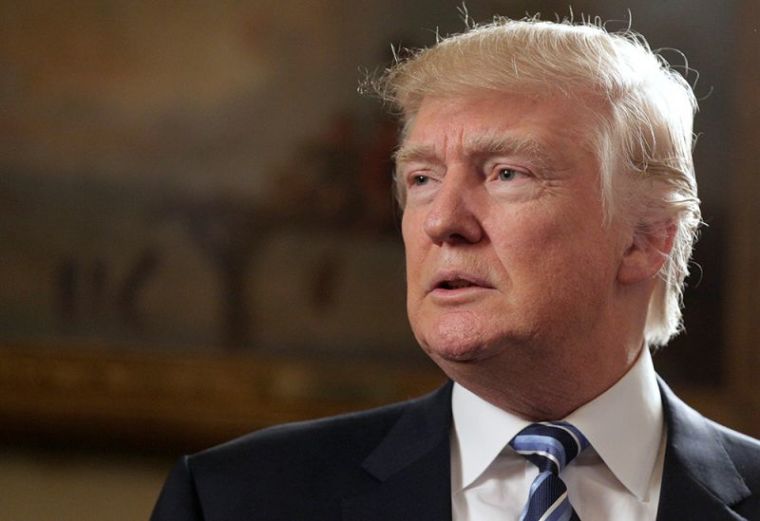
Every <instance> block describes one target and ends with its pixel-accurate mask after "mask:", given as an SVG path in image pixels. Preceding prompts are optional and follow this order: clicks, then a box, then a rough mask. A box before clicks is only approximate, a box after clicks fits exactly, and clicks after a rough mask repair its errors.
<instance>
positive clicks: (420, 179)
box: [411, 174, 430, 186]
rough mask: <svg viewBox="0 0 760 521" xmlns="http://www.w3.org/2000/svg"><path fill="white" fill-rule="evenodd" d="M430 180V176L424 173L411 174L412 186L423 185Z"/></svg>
mask: <svg viewBox="0 0 760 521" xmlns="http://www.w3.org/2000/svg"><path fill="white" fill-rule="evenodd" d="M429 181H430V178H429V177H428V176H426V175H421V174H417V175H414V176H412V179H411V184H412V186H423V185H426V184H428V182H429Z"/></svg>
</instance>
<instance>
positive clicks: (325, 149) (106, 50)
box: [0, 0, 760, 521]
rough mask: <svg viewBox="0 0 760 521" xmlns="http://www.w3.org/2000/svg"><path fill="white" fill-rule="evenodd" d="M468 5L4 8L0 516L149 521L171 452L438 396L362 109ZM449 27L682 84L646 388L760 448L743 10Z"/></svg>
mask: <svg viewBox="0 0 760 521" xmlns="http://www.w3.org/2000/svg"><path fill="white" fill-rule="evenodd" d="M461 9H462V5H461V2H458V1H448V0H440V1H434V0H418V1H416V2H406V1H401V0H356V1H353V2H347V1H344V0H309V1H306V0H277V1H274V0H260V1H241V0H214V1H211V0H194V1H191V2H184V3H181V4H180V3H177V2H163V1H162V2H149V1H145V0H139V1H134V2H125V1H116V0H114V1H103V0H72V1H70V2H65V3H62V2H56V1H52V0H26V1H24V2H21V1H12V0H0V135H1V136H2V139H0V240H1V241H2V242H1V243H0V244H2V248H0V489H2V490H3V494H2V496H3V497H2V499H0V519H8V520H14V521H16V520H28V521H36V520H51V519H55V520H57V521H65V520H74V519H76V520H77V521H87V520H96V519H97V520H102V519H112V520H122V519H123V520H127V519H130V520H133V519H147V517H148V515H149V512H150V510H151V507H152V505H153V502H154V501H155V499H156V496H157V494H158V492H159V489H160V486H161V483H162V481H163V479H164V477H165V475H166V473H167V472H168V470H169V468H170V466H171V465H172V463H173V461H174V460H175V459H176V458H177V457H178V456H179V455H180V454H182V453H185V452H188V451H194V450H199V449H201V448H204V447H206V446H209V445H211V444H214V443H218V442H220V441H223V440H226V439H228V438H230V437H232V436H236V435H238V434H242V433H244V432H247V431H250V430H253V429H256V428H260V427H263V426H266V425H270V424H272V423H277V422H282V421H291V420H297V419H304V418H313V417H317V416H321V415H325V414H333V413H338V412H342V411H347V410H352V409H357V408H362V407H369V406H373V405H379V404H382V403H387V402H389V401H392V400H398V399H404V398H407V397H411V396H415V395H417V394H419V393H422V392H424V391H426V390H428V389H433V388H434V387H435V386H436V385H438V383H440V382H441V381H442V377H441V375H440V374H439V373H438V371H437V369H436V368H434V367H433V366H432V365H431V364H430V363H429V362H428V361H427V360H426V359H425V357H424V356H422V355H421V354H420V353H419V352H418V348H417V347H416V346H415V343H414V340H413V338H412V336H411V334H410V332H409V328H408V325H407V322H406V317H405V311H404V275H403V251H402V245H401V241H400V237H399V233H398V226H397V215H396V211H395V209H394V206H393V202H392V198H391V196H390V192H389V186H390V167H391V164H390V161H389V156H390V154H391V152H392V150H393V147H394V145H395V137H396V126H395V123H394V121H393V120H392V119H390V118H389V117H388V116H386V115H385V114H384V112H383V107H382V106H381V104H380V103H379V102H378V101H377V100H375V99H372V98H371V97H368V96H362V95H360V94H359V93H357V86H358V85H359V83H360V81H361V80H362V79H363V78H365V77H366V75H367V74H371V73H373V72H375V71H379V70H382V69H383V68H384V67H385V66H386V65H387V64H388V63H389V62H390V60H391V58H392V53H391V44H395V45H402V46H408V47H419V46H426V45H429V44H431V43H433V42H434V41H435V37H436V34H448V33H452V32H459V31H461V30H462V29H463V27H464V24H463V22H462V16H461V13H460V11H461ZM571 9H572V11H571ZM467 10H468V12H469V15H470V16H471V17H472V18H473V19H474V20H475V21H479V22H484V21H488V20H490V19H491V17H492V16H493V15H494V14H500V15H504V16H509V17H513V18H520V17H522V16H524V15H525V14H526V13H527V14H531V15H532V14H535V13H537V12H540V13H541V14H542V17H543V18H544V19H553V18H554V16H555V13H558V14H559V15H560V16H566V15H568V14H570V13H571V12H572V13H573V14H574V16H575V17H576V18H580V17H581V15H585V16H589V15H590V16H599V17H601V19H602V20H609V22H608V27H609V28H610V29H612V30H614V29H623V28H625V27H627V26H628V25H629V21H630V22H631V25H632V27H633V29H635V30H637V31H639V32H641V33H643V34H644V35H646V37H647V38H648V40H649V42H650V44H651V46H652V47H653V48H662V49H663V54H664V56H665V57H666V58H668V59H669V60H670V61H671V62H672V63H674V64H676V66H677V68H679V70H681V71H683V72H684V74H685V75H686V76H687V78H688V80H689V81H690V83H692V84H693V85H694V86H695V91H696V94H697V96H698V98H699V99H700V112H699V114H698V116H697V122H696V132H697V134H698V136H699V138H698V146H697V148H696V151H695V157H696V167H697V175H698V178H699V182H700V190H701V198H702V200H703V214H704V219H705V221H706V223H707V225H708V226H707V227H706V228H705V229H704V230H703V234H702V238H701V240H700V242H699V244H698V246H697V252H696V255H695V264H694V266H693V275H692V276H691V277H690V278H689V284H688V289H687V293H686V313H685V316H686V333H685V334H682V335H681V336H680V337H679V338H678V339H677V340H676V341H674V342H673V343H672V344H671V345H670V346H668V347H667V348H666V349H664V350H662V351H661V352H660V353H658V354H657V356H656V357H655V364H656V366H657V368H658V370H659V371H660V373H662V374H663V375H664V376H665V377H666V379H667V380H668V381H669V382H670V383H671V384H672V385H673V386H674V387H675V388H676V390H677V391H678V392H679V393H681V394H682V395H683V396H684V397H685V398H687V401H689V402H691V403H692V404H693V405H694V406H696V407H697V408H698V409H699V410H701V411H703V412H705V413H706V414H708V415H710V416H712V417H714V418H716V419H718V420H720V421H722V422H725V423H727V424H729V425H731V426H733V427H734V428H736V429H739V430H742V431H744V432H747V433H750V434H753V435H755V436H760V384H759V383H758V379H757V375H758V373H759V370H760V355H759V354H758V349H757V348H756V344H757V342H758V341H759V340H760V326H758V321H757V320H756V319H755V312H754V311H755V310H756V309H758V307H760V297H759V296H758V295H760V275H758V270H757V268H756V267H755V264H757V262H758V261H760V241H758V230H759V229H760V205H758V204H757V202H756V200H755V199H756V195H757V194H758V193H760V180H759V179H758V177H760V174H758V172H759V171H760V165H759V164H758V159H757V157H758V156H757V153H756V147H757V144H758V142H760V123H758V121H760V73H759V72H758V71H759V70H760V68H759V67H758V64H759V63H758V62H759V61H760V33H759V29H758V28H759V27H760V22H759V21H758V18H760V2H758V1H757V0H728V1H725V2H720V3H717V2H713V1H710V0H659V1H652V0H649V1H628V2H624V1H622V0H605V1H601V0H582V1H576V2H574V3H573V4H572V8H570V7H569V6H568V5H567V3H566V2H559V1H551V0H547V1H507V0H499V1H497V0H470V1H468V2H467ZM681 53H683V55H685V56H686V57H687V58H688V66H687V64H686V62H685V59H684V56H683V55H682V54H681Z"/></svg>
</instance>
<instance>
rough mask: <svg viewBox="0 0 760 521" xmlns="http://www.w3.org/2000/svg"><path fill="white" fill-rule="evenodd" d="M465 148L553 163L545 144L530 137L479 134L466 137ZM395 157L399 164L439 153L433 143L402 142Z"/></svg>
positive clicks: (472, 153) (543, 165)
mask: <svg viewBox="0 0 760 521" xmlns="http://www.w3.org/2000/svg"><path fill="white" fill-rule="evenodd" d="M464 149H465V153H466V155H468V156H474V157H478V156H492V155H521V156H526V157H528V158H529V159H530V160H531V162H533V163H534V164H535V165H536V166H537V167H539V168H549V167H550V166H551V164H552V161H551V158H550V156H549V153H548V152H547V150H546V148H545V147H544V145H542V144H541V143H539V142H538V141H536V140H535V139H532V138H530V137H516V136H500V135H496V134H486V135H478V136H474V137H472V138H466V139H465V144H464ZM393 159H394V160H395V161H396V164H397V165H398V164H401V163H409V162H413V161H428V162H435V161H437V160H438V154H436V151H435V148H434V147H433V146H432V145H426V144H414V143H411V144H402V145H401V146H400V147H399V148H398V150H397V151H396V152H395V153H394V154H393Z"/></svg>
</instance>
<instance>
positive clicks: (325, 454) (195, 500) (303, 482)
mask: <svg viewBox="0 0 760 521" xmlns="http://www.w3.org/2000/svg"><path fill="white" fill-rule="evenodd" d="M661 393H662V397H663V403H664V408H665V415H666V422H667V426H668V443H667V449H666V453H665V466H664V473H663V480H662V489H661V494H660V505H659V509H658V515H657V519H658V521H691V520H700V521H701V520H705V521H713V520H714V521H718V520H722V521H729V520H733V521H739V520H760V442H758V441H757V440H753V439H751V438H748V437H746V436H743V435H741V434H738V433H735V432H733V431H730V430H728V429H726V428H724V427H722V426H719V425H717V424H715V423H713V422H711V421H709V420H707V419H705V418H704V417H702V416H701V415H700V414H699V413H697V412H696V411H694V410H693V409H691V408H690V407H688V406H687V405H685V404H684V403H683V402H682V401H680V400H679V399H678V398H677V397H676V396H675V395H674V394H673V393H672V392H671V391H670V389H669V388H668V387H667V386H666V385H665V384H664V383H662V382H661ZM450 427H451V384H450V383H449V384H448V385H446V386H444V387H442V388H441V389H439V390H438V391H436V392H434V393H432V394H430V395H428V396H425V397H423V398H420V399H417V400H413V401H410V402H406V403H403V404H397V405H391V406H389V407H384V408H382V409H377V410H373V411H366V412H361V413H356V414H351V415H347V416H340V417H336V418H329V419H325V420H318V421H314V422H305V423H297V424H291V425H284V426H280V427H274V428H271V429H266V430H263V431H259V432H256V433H253V434H250V435H248V436H245V437H243V438H240V439H238V440H235V441H232V442H229V443H227V444H224V445H221V446H218V447H215V448H212V449H210V450H207V451H204V452H201V453H199V454H196V455H193V456H185V457H184V458H182V459H181V460H180V461H179V463H178V464H177V466H176V467H175V468H174V469H173V470H172V472H171V474H170V476H169V479H168V480H167V482H166V484H165V485H164V489H163V491H162V492H161V495H160V497H159V500H158V503H157V505H156V508H155V510H154V512H153V516H152V517H151V521H200V520H204V521H327V520H330V521H339V520H342V521H399V520H409V521H446V520H450V519H451V491H450V476H449V475H450V470H449V458H450V456H449V432H450Z"/></svg>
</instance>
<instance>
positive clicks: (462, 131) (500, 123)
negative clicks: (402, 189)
mask: <svg viewBox="0 0 760 521" xmlns="http://www.w3.org/2000/svg"><path fill="white" fill-rule="evenodd" d="M588 109H589V107H588V105H587V104H586V103H582V102H579V100H577V99H575V98H570V97H567V96H545V97H536V96H527V95H518V94H504V93H493V92H490V93H485V94H482V95H469V96H462V97H426V98H425V99H424V100H423V101H422V103H421V105H420V107H419V110H418V111H417V113H416V114H415V115H414V116H413V117H412V118H411V119H410V120H409V121H408V123H407V126H406V132H405V133H404V136H403V139H402V142H401V145H400V147H399V150H398V151H397V153H396V160H397V162H399V163H403V162H406V161H411V160H416V159H433V158H439V159H441V158H445V157H446V156H448V155H449V154H451V153H458V154H464V155H473V154H480V153H520V154H522V155H530V156H532V157H533V158H534V159H537V160H540V161H541V162H545V163H550V162H551V161H552V160H553V159H559V158H561V156H563V155H565V154H566V153H569V154H571V155H572V153H573V152H574V151H578V150H581V149H582V150H584V151H585V153H588V152H593V151H594V147H593V146H592V141H593V139H592V138H593V135H594V133H593V132H592V130H594V125H593V123H594V121H595V119H594V118H593V117H592V116H590V115H589V114H590V113H591V112H590V111H589V110H588Z"/></svg>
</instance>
